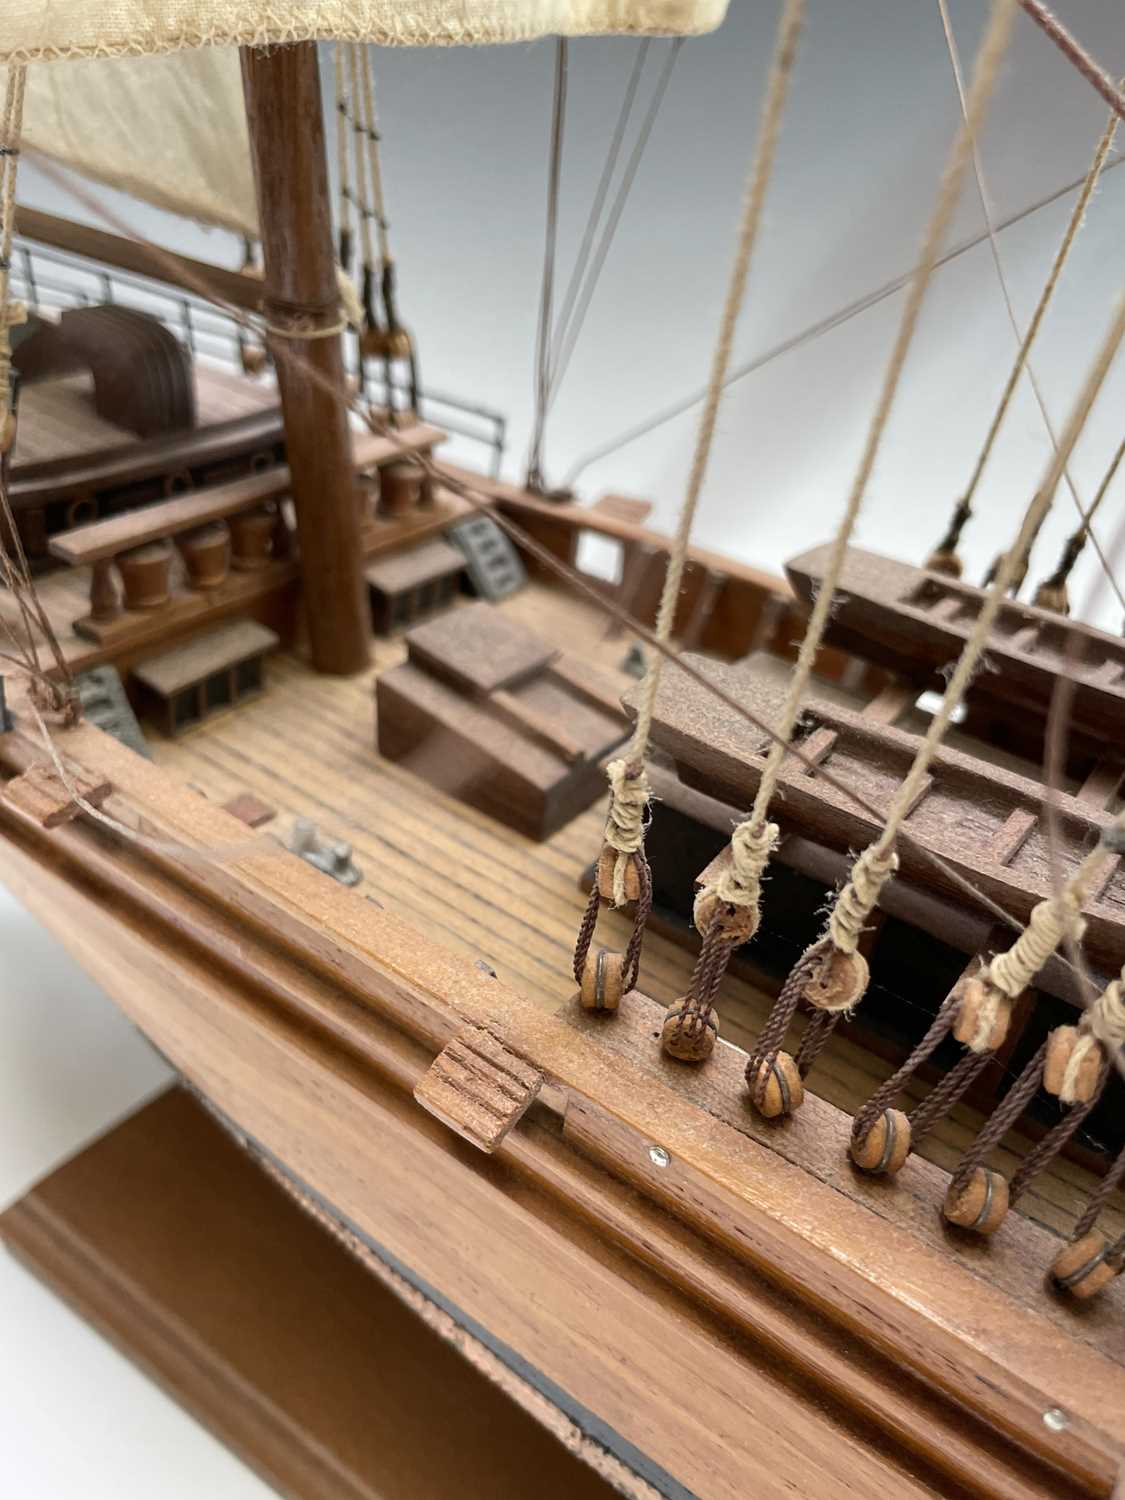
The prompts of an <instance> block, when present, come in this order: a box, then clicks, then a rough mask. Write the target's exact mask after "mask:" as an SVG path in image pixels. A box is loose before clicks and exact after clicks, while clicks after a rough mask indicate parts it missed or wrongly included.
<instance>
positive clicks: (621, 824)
mask: <svg viewBox="0 0 1125 1500" xmlns="http://www.w3.org/2000/svg"><path fill="white" fill-rule="evenodd" d="M804 15H805V0H785V4H784V6H783V8H782V11H781V16H780V19H779V21H778V30H777V39H776V42H775V44H774V54H773V59H772V62H771V64H770V72H769V78H768V79H767V82H766V92H765V99H764V102H763V105H762V113H761V119H760V122H759V126H758V137H757V142H756V144H755V147H754V155H753V158H752V160H751V163H750V167H749V171H748V173H747V177H746V184H745V189H744V193H743V203H742V213H741V218H740V222H739V227H738V236H737V241H736V245H735V254H734V261H733V264H732V266H731V272H730V279H729V281H728V284H727V292H726V297H725V300H724V303H723V310H722V315H721V317H720V321H719V328H718V333H717V336H716V340H715V348H714V351H713V353H712V357H711V375H710V381H709V383H708V388H707V397H706V400H705V402H704V407H703V413H702V416H701V418H700V424H699V432H698V435H697V437H696V443H695V451H694V453H693V455H692V462H691V468H690V471H689V474H688V481H687V487H686V490H685V493H684V500H683V504H682V506H681V508H680V515H679V520H678V522H677V526H676V534H675V538H674V540H673V543H672V547H671V550H670V551H669V554H668V566H667V571H666V572H665V575H664V586H663V590H662V592H661V596H660V604H659V607H658V610H657V615H656V630H655V639H656V640H657V642H659V644H660V645H661V646H662V647H664V646H667V643H668V642H669V640H670V639H671V635H672V626H673V623H674V620H675V615H676V606H677V604H678V603H679V597H680V585H681V582H682V579H683V573H684V564H685V561H686V558H687V550H688V539H689V537H690V535H691V528H692V523H693V521H694V519H695V512H696V509H697V506H698V504H699V496H700V494H701V492H702V489H703V481H704V478H705V476H706V473H707V465H708V461H709V459H710V456H711V447H712V443H713V441H714V437H715V425H716V421H717V419H718V413H719V403H720V401H721V399H722V393H723V381H724V378H725V376H726V373H727V369H728V367H729V364H730V356H731V349H732V348H733V345H734V334H735V329H736V327H737V325H738V317H739V313H740V312H741V309H742V303H743V299H744V296H745V292H746V282H747V277H748V275H749V271H750V258H751V254H752V252H753V249H754V244H755V242H756V240H757V235H758V230H759V227H760V225H761V221H762V207H763V204H764V202H765V197H766V189H767V187H768V186H769V180H770V175H771V173H772V170H773V163H774V158H775V156H776V152H777V142H778V138H779V135H780V131H781V119H782V115H783V113H784V109H785V101H786V98H787V96H788V92H789V85H790V81H791V79H792V75H793V67H794V63H795V61H796V55H797V44H798V41H799V39H800V35H801V28H802V25H803V23H804ZM663 660H664V658H663V654H662V652H657V654H655V655H654V656H652V657H651V658H650V660H649V663H648V669H647V671H646V673H645V677H644V681H643V682H642V684H641V688H640V693H639V698H638V707H637V721H636V726H635V728H634V731H633V736H632V739H631V741H630V743H629V747H628V749H627V750H626V752H625V754H624V755H623V756H622V757H621V758H620V759H618V760H615V761H613V762H611V763H610V765H609V766H608V768H607V773H608V776H609V781H610V806H609V814H608V817H607V820H606V829H605V847H604V849H603V854H602V859H601V860H600V861H599V871H602V870H603V869H604V871H605V874H604V877H602V878H600V879H599V880H595V882H594V886H593V889H592V891H591V893H590V902H589V905H588V906H587V910H586V915H585V917H584V919H583V922H582V925H581V927H580V929H579V934H578V942H577V945H576V948H575V955H574V972H575V977H576V979H577V981H578V982H579V984H580V985H581V984H582V983H583V975H584V973H585V972H586V967H587V960H588V954H589V948H590V943H591V941H592V938H593V931H594V924H595V923H596V920H597V913H598V905H599V901H601V900H604V901H608V902H609V904H611V905H612V906H615V907H616V906H621V905H623V904H625V902H626V900H627V899H629V898H630V897H629V892H630V882H632V884H633V885H634V886H635V888H636V890H637V891H638V892H639V899H638V907H637V912H636V914H635V917H634V924H633V936H632V938H631V939H630V947H629V950H628V954H629V957H630V959H631V965H630V969H629V970H628V971H627V973H628V974H629V975H631V976H632V978H633V979H634V981H635V977H636V976H635V969H636V965H637V964H639V960H640V943H641V939H642V937H643V931H644V923H645V921H646V920H647V916H648V911H647V902H646V896H645V893H646V890H647V891H648V893H649V895H648V901H651V881H650V878H649V874H648V862H647V860H646V859H645V857H644V833H645V810H646V808H647V805H648V799H649V786H648V777H647V775H646V772H645V761H646V759H647V754H648V744H649V736H650V733H651V730H652V717H653V710H654V708H655V705H656V694H657V690H658V688H659V685H660V674H661V667H662V666H663ZM634 899H636V898H634ZM625 988H626V989H628V988H631V985H626V986H625Z"/></svg>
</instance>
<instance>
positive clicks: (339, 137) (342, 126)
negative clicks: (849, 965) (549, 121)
mask: <svg viewBox="0 0 1125 1500" xmlns="http://www.w3.org/2000/svg"><path fill="white" fill-rule="evenodd" d="M345 46H346V44H345V43H344V42H337V43H336V183H337V188H338V191H339V194H340V206H339V209H338V217H339V231H340V241H339V248H338V251H337V254H338V255H339V257H340V265H341V266H342V267H343V268H344V270H345V272H346V273H347V274H348V275H349V276H350V275H351V272H352V256H353V253H354V248H355V246H354V235H353V232H352V217H353V216H352V206H353V194H354V191H355V190H354V188H353V187H352V170H351V163H352V155H351V150H350V141H349V127H350V125H351V112H350V110H349V108H348V83H347V76H346V66H345Z"/></svg>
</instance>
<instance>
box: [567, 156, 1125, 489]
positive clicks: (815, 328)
mask: <svg viewBox="0 0 1125 1500" xmlns="http://www.w3.org/2000/svg"><path fill="white" fill-rule="evenodd" d="M1123 163H1125V155H1118V156H1115V157H1114V158H1113V160H1112V161H1110V162H1109V163H1107V165H1106V166H1105V168H1104V169H1103V171H1102V180H1103V181H1104V179H1105V177H1106V174H1107V173H1108V172H1111V171H1113V170H1114V169H1115V168H1116V167H1119V166H1121V165H1122V164H1123ZM1085 176H1086V174H1085V173H1083V175H1082V176H1081V177H1076V178H1074V179H1073V180H1072V181H1070V182H1067V183H1065V184H1064V185H1063V186H1062V187H1059V188H1055V189H1054V191H1053V192H1051V193H1048V194H1046V196H1044V197H1042V198H1037V199H1036V200H1035V202H1034V203H1029V204H1027V205H1025V206H1024V207H1023V208H1021V209H1017V210H1016V211H1015V212H1014V213H1011V214H1009V215H1008V216H1007V217H1006V218H1004V219H1001V220H1000V222H999V223H998V224H997V225H996V226H995V227H996V232H997V233H998V234H1000V233H1003V231H1004V230H1006V229H1011V228H1014V227H1015V225H1017V224H1021V223H1023V222H1024V221H1025V220H1026V219H1029V218H1031V217H1032V216H1033V215H1034V214H1037V213H1039V212H1041V211H1042V210H1043V209H1044V208H1050V207H1051V206H1052V205H1053V204H1055V203H1057V202H1059V200H1060V199H1062V198H1065V197H1066V196H1067V194H1068V193H1072V192H1074V190H1075V188H1079V187H1081V186H1082V183H1083V182H1084V181H1085ZM987 238H988V231H987V230H982V231H981V232H980V233H979V234H975V235H972V236H970V238H968V239H966V240H962V241H961V242H960V243H959V244H957V245H955V246H954V247H953V248H952V249H951V250H947V251H946V252H945V254H944V255H941V256H939V257H938V259H937V261H936V262H935V263H934V270H935V271H940V270H943V269H944V268H945V267H946V266H948V265H951V264H952V263H953V262H954V261H956V260H959V259H960V257H961V256H963V255H966V254H968V252H969V251H970V250H975V249H976V248H977V246H978V245H983V244H984V242H985V240H986V239H987ZM913 275H914V268H913V267H912V268H911V269H910V270H909V271H903V272H902V273H901V274H900V275H898V276H895V277H894V278H893V279H892V280H890V281H886V282H884V283H883V284H882V286H879V287H876V288H875V289H874V290H872V291H870V292H865V293H864V295H863V296H862V297H857V298H856V299H855V301H854V302H849V303H847V304H846V305H845V306H844V307H841V308H838V309H836V310H835V311H833V312H831V313H829V314H828V315H827V316H826V317H823V318H819V319H818V320H817V321H816V322H815V323H810V324H808V325H807V326H806V327H805V328H802V329H800V330H799V331H798V332H797V333H794V334H792V335H790V337H789V338H787V339H783V340H782V341H781V342H780V343H778V344H773V345H771V347H770V348H769V349H766V350H765V351H764V352H763V353H761V354H757V355H755V356H754V357H753V358H752V359H748V360H746V361H745V363H743V364H741V365H738V366H736V368H735V369H734V370H732V371H731V373H730V374H729V375H728V376H727V379H726V381H725V383H724V387H723V388H724V390H729V389H730V387H731V386H732V385H737V384H738V382H739V381H740V380H745V379H746V378H747V377H748V376H750V375H756V374H757V373H758V372H759V371H761V370H764V369H766V368H768V366H770V365H771V364H773V363H774V361H775V360H778V359H781V358H783V357H784V356H785V355H786V354H793V353H795V352H796V351H797V350H798V349H803V348H805V347H806V346H807V345H809V344H812V343H814V342H815V341H816V340H817V339H819V338H823V337H824V336H825V335H827V334H829V333H833V332H835V330H836V329H837V328H841V327H843V326H844V324H846V323H849V322H851V320H852V319H853V318H856V317H858V316H859V315H860V314H861V313H865V312H868V311H869V310H870V309H871V308H873V307H877V306H878V305H879V304H880V303H881V302H885V301H886V300H887V298H888V297H893V296H894V295H895V293H896V292H901V291H902V289H903V288H904V287H905V286H906V285H907V283H908V282H909V281H910V278H911V277H912V276H913ZM706 394H707V391H706V387H700V389H698V390H695V391H692V393H691V394H690V395H688V396H683V397H681V398H680V399H679V400H678V401H675V402H673V403H672V404H671V405H669V406H665V407H662V408H661V409H660V411H658V412H655V413H653V415H652V416H650V417H646V418H644V419H643V420H642V421H640V422H638V423H636V424H635V425H633V426H632V427H629V428H627V429H625V430H624V431H623V432H620V433H618V434H616V435H615V436H614V437H612V438H610V439H608V441H606V442H605V443H602V444H600V445H599V446H598V447H597V448H592V449H590V451H589V452H588V453H586V454H584V455H583V456H582V457H581V458H579V459H578V460H577V462H576V463H574V464H573V465H572V466H571V468H570V469H569V470H568V471H567V473H566V475H565V477H564V479H563V488H564V489H571V488H573V486H574V485H575V483H577V481H578V480H579V479H580V478H581V476H582V475H583V474H584V473H585V471H586V470H587V469H588V468H589V467H590V466H591V464H595V463H599V462H600V461H601V460H602V459H603V458H610V457H612V456H613V454H615V453H618V452H620V450H621V449H622V448H626V447H628V446H629V444H630V443H635V442H638V441H639V440H640V439H641V438H643V437H648V435H649V434H650V433H652V432H656V431H658V430H659V429H660V428H661V427H664V426H666V425H667V423H669V422H673V421H675V420H676V418H677V417H682V416H684V415H685V413H687V412H689V411H691V410H692V408H693V407H696V406H699V405H700V403H701V402H702V401H703V399H704V397H705V396H706Z"/></svg>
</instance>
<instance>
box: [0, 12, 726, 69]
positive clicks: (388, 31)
mask: <svg viewBox="0 0 1125 1500" xmlns="http://www.w3.org/2000/svg"><path fill="white" fill-rule="evenodd" d="M0 9H2V11H3V14H2V16H0V61H3V62H34V61H37V60H40V59H43V60H51V59H53V58H59V57H112V56H117V55H125V54H131V55H137V54H140V53H155V52H179V51H181V50H183V49H184V48H197V47H206V46H224V45H228V46H266V45H269V44H274V43H279V42H299V41H308V40H312V39H314V38H335V39H337V40H341V41H350V42H363V41H367V42H376V43H378V44H379V45H381V46H410V47H426V46H429V47H438V46H456V45H459V44H460V45H465V44H474V43H487V42H526V41H532V40H534V39H535V38H536V37H542V36H550V35H556V34H557V35H561V36H584V35H606V34H611V33H621V34H626V35H633V36H642V35H649V36H655V35H669V36H672V35H678V36H688V35H691V34H693V33H698V32H703V31H710V30H712V29H713V28H714V27H716V26H717V25H718V24H719V22H720V21H721V20H722V19H723V16H724V15H725V13H726V9H727V0H413V3H405V0H317V3H313V0H113V3H112V4H92V3H91V0H6V3H5V4H4V6H3V7H0Z"/></svg>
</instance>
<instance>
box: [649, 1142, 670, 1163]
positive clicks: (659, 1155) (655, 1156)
mask: <svg viewBox="0 0 1125 1500" xmlns="http://www.w3.org/2000/svg"><path fill="white" fill-rule="evenodd" d="M648 1159H649V1161H650V1162H652V1164H653V1166H654V1167H666V1166H667V1165H668V1163H669V1162H670V1161H671V1160H672V1158H671V1157H670V1156H669V1155H668V1153H667V1151H665V1149H664V1147H663V1146H650V1147H649V1148H648Z"/></svg>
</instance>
